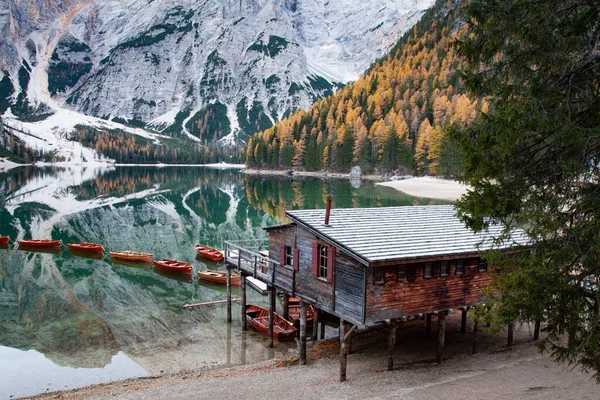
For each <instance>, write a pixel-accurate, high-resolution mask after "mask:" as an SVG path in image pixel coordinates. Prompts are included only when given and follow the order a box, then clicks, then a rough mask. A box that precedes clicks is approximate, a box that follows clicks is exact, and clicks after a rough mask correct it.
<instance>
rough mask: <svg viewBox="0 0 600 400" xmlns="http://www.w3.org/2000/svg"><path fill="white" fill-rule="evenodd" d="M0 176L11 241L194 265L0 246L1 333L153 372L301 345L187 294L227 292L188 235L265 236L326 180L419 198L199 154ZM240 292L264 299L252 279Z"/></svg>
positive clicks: (340, 188)
mask: <svg viewBox="0 0 600 400" xmlns="http://www.w3.org/2000/svg"><path fill="white" fill-rule="evenodd" d="M0 189H1V190H2V193H1V195H0V204H1V206H0V235H10V237H11V239H12V240H13V241H16V240H18V239H22V238H40V239H41V238H47V239H50V238H51V239H61V240H62V241H63V243H72V242H78V241H87V242H93V243H101V244H103V245H104V246H105V248H106V250H107V251H114V250H124V249H127V250H135V251H144V252H149V253H153V254H154V257H155V258H158V259H160V258H170V259H178V260H183V261H188V262H190V263H191V264H192V266H193V268H194V273H193V274H192V276H191V277H190V276H181V275H173V274H168V273H166V272H163V271H162V270H160V271H159V270H157V269H155V268H154V267H153V266H152V265H151V264H148V265H144V264H143V265H141V266H140V265H139V263H136V265H130V263H123V262H118V263H117V261H116V260H111V259H110V258H109V257H105V256H104V255H101V256H100V257H98V258H94V257H89V255H88V257H82V254H76V253H72V252H68V251H62V252H61V253H60V254H45V253H39V252H36V253H33V252H30V251H27V252H24V251H17V250H15V249H13V248H12V246H11V247H10V248H8V247H7V248H6V249H3V250H1V251H0V345H2V346H7V347H10V348H13V349H21V350H31V349H34V350H36V351H38V352H40V353H42V354H44V355H45V356H46V358H47V359H49V360H52V362H53V363H54V364H55V365H60V366H68V367H77V368H103V367H104V366H106V365H109V364H110V363H111V360H113V361H112V362H114V358H115V356H116V355H118V354H121V353H124V354H127V357H128V358H129V359H130V360H132V361H133V362H134V363H135V364H136V365H138V366H141V368H143V369H144V370H145V371H147V372H148V373H150V374H158V373H161V372H175V371H178V370H193V369H196V368H199V367H206V366H208V367H210V366H214V365H222V364H227V363H246V362H254V361H260V360H264V359H267V358H270V357H273V356H283V357H287V356H288V355H289V354H290V353H294V352H295V351H296V350H295V344H293V343H291V344H289V343H286V344H280V343H278V344H276V347H275V349H269V348H268V347H267V346H266V343H267V340H266V338H265V337H264V336H262V335H261V334H259V333H258V332H255V331H252V330H248V331H246V332H243V331H242V330H241V321H240V317H239V316H240V315H241V310H240V309H239V305H237V304H234V306H233V312H234V316H237V317H234V321H233V322H232V324H227V323H225V320H226V309H225V306H224V305H222V304H221V305H211V306H205V307H197V308H194V309H191V310H186V309H184V308H183V307H182V306H183V305H184V304H187V303H200V302H206V301H215V300H221V299H224V298H225V292H224V291H225V288H224V286H220V285H215V284H210V283H202V284H201V283H200V282H199V281H198V278H197V276H196V272H197V271H200V270H204V269H215V268H220V267H222V266H221V265H220V264H215V263H210V262H208V261H207V260H205V259H202V258H196V253H195V251H194V247H193V246H194V244H196V243H203V244H205V245H208V246H210V247H215V248H222V247H223V243H224V241H225V240H239V239H266V233H265V231H264V230H263V228H264V227H265V226H268V225H273V224H277V223H281V222H285V215H284V213H285V210H288V209H299V208H324V206H325V201H326V195H327V194H328V193H332V194H333V198H334V206H335V207H359V206H360V207H375V206H386V205H412V204H415V202H416V201H417V200H415V199H414V198H411V197H408V196H403V195H400V194H399V193H398V192H395V191H394V190H392V189H390V188H385V187H378V186H374V185H372V184H370V183H368V182H363V183H362V184H361V185H360V187H359V188H354V187H353V186H352V185H351V183H350V182H348V181H322V180H320V179H317V178H306V179H302V178H296V177H294V178H290V177H265V176H252V175H245V174H243V173H240V172H239V171H237V170H215V169H206V168H196V167H187V168H185V167H181V168H163V169H159V168H154V167H135V168H134V167H124V168H104V169H102V168H101V169H93V168H83V167H82V168H43V169H38V168H20V169H15V170H10V171H8V172H7V173H3V174H0ZM418 201H424V202H427V200H418ZM235 290H237V288H236V289H235ZM248 301H249V302H252V303H257V304H263V305H266V300H265V298H264V297H263V296H262V295H260V294H258V293H256V292H254V291H253V290H249V291H248ZM11 362H12V361H10V360H9V361H8V364H9V365H10V363H11ZM42 376H43V375H42ZM32 379H33V378H32ZM46 383H47V382H46ZM86 383H87V381H86ZM15 384H16V385H19V383H15ZM3 393H9V392H7V391H3Z"/></svg>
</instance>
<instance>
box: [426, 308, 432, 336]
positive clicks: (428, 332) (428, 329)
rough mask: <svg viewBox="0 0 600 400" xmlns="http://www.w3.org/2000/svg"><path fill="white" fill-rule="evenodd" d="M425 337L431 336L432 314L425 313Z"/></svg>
mask: <svg viewBox="0 0 600 400" xmlns="http://www.w3.org/2000/svg"><path fill="white" fill-rule="evenodd" d="M425 337H426V338H430V337H431V314H427V315H425Z"/></svg>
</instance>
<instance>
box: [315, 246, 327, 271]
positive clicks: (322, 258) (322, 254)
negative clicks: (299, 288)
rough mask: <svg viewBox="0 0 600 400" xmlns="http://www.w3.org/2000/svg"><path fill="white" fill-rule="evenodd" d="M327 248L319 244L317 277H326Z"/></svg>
mask: <svg viewBox="0 0 600 400" xmlns="http://www.w3.org/2000/svg"><path fill="white" fill-rule="evenodd" d="M327 250H328V248H327V247H326V246H321V245H319V270H318V271H319V272H318V274H317V276H318V277H319V278H325V279H327Z"/></svg>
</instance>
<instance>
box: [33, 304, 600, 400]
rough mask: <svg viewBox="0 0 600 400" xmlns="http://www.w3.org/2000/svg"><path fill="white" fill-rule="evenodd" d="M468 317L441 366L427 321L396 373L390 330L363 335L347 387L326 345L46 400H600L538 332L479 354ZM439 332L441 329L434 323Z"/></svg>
mask: <svg viewBox="0 0 600 400" xmlns="http://www.w3.org/2000/svg"><path fill="white" fill-rule="evenodd" d="M459 321H460V313H455V314H454V315H452V316H450V317H449V321H448V322H449V323H448V328H447V344H446V349H445V360H444V362H443V363H442V364H436V363H435V362H434V361H433V360H434V358H435V346H436V342H435V340H434V339H426V338H424V334H423V333H424V330H423V322H422V321H413V322H410V323H407V324H406V325H405V326H404V327H403V329H402V330H401V333H400V334H399V337H398V345H397V347H396V351H395V368H394V370H393V371H387V368H386V366H387V353H386V349H387V343H386V336H387V331H386V330H385V329H384V330H375V331H369V332H362V333H359V334H357V335H356V336H355V338H354V339H353V343H352V353H351V354H350V356H349V358H348V380H347V381H346V382H343V383H340V382H339V381H338V377H339V358H338V356H337V354H338V351H339V347H338V344H337V340H335V339H329V340H325V341H318V342H317V343H316V344H313V346H312V347H311V349H310V350H309V360H308V364H307V365H304V366H300V365H297V360H296V358H295V357H293V358H291V359H286V360H270V361H267V362H263V363H259V364H254V365H249V366H232V367H229V368H221V369H217V370H207V371H202V372H198V371H194V372H187V373H180V374H176V375H168V376H160V377H150V378H138V379H132V380H128V381H122V382H113V383H109V384H103V385H97V386H91V387H87V388H82V389H76V390H72V391H65V392H57V393H51V394H46V395H44V396H40V397H38V398H44V399H109V398H110V399H167V398H168V399H188V398H199V399H204V398H206V399H229V398H241V399H282V398H290V399H318V400H322V399H388V398H389V399H392V398H393V399H441V398H444V399H483V398H485V399H523V398H527V399H544V400H549V399H598V393H599V387H598V386H597V385H596V383H595V381H594V380H593V379H592V375H591V374H589V373H586V372H583V371H581V370H580V369H579V368H574V369H570V368H568V367H566V366H564V365H559V364H556V363H554V362H553V361H552V360H551V359H550V358H549V357H547V356H544V355H541V354H539V353H538V352H537V349H536V343H535V342H533V341H532V339H531V335H532V331H531V327H529V326H528V325H523V326H520V327H518V328H517V329H516V331H515V344H514V345H513V346H512V347H510V348H509V347H506V336H505V335H502V334H490V333H486V332H480V335H479V352H478V353H477V354H475V355H472V354H471V343H472V342H471V335H470V334H469V333H461V332H460V322H459ZM433 328H434V329H435V323H434V324H433Z"/></svg>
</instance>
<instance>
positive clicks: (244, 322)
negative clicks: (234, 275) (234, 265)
mask: <svg viewBox="0 0 600 400" xmlns="http://www.w3.org/2000/svg"><path fill="white" fill-rule="evenodd" d="M241 275H242V287H241V289H242V293H241V294H242V297H241V299H242V302H241V307H240V308H241V312H242V330H244V331H246V330H248V321H247V320H246V275H244V274H241Z"/></svg>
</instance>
